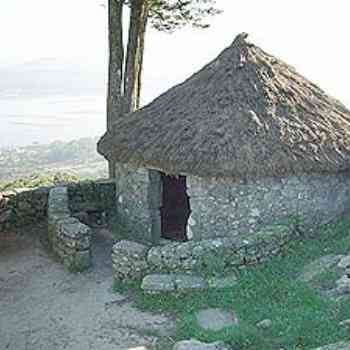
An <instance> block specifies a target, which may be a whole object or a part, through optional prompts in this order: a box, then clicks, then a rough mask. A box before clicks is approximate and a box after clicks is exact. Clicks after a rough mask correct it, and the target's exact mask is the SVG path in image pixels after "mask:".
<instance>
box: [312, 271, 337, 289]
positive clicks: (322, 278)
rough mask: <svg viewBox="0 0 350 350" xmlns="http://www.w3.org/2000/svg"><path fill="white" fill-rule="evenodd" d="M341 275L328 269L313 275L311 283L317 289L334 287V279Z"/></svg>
mask: <svg viewBox="0 0 350 350" xmlns="http://www.w3.org/2000/svg"><path fill="white" fill-rule="evenodd" d="M340 277H341V275H340V273H338V272H337V271H333V270H329V271H324V272H321V273H320V274H318V275H317V276H315V277H314V278H313V279H312V281H311V283H312V285H313V286H315V288H318V289H323V290H327V289H332V288H334V287H335V284H336V281H337V280H338V279H339V278H340Z"/></svg>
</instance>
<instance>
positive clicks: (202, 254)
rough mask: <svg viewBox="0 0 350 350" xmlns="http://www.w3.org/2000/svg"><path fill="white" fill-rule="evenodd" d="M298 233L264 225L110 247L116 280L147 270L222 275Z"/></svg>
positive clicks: (289, 228) (129, 278) (127, 279)
mask: <svg viewBox="0 0 350 350" xmlns="http://www.w3.org/2000/svg"><path fill="white" fill-rule="evenodd" d="M297 235H298V233H297V232H296V230H295V228H294V227H293V226H287V225H275V226H270V227H266V228H264V229H263V230H261V231H258V232H256V233H255V234H252V235H250V236H249V237H248V238H244V239H243V238H240V237H236V238H216V239H209V240H203V241H190V242H185V243H169V244H166V245H164V246H156V247H148V246H145V245H142V244H139V243H135V242H130V241H120V242H118V243H116V244H115V245H114V247H113V254H112V260H113V269H114V277H115V279H116V280H119V281H123V282H130V281H138V280H140V279H141V278H142V277H144V276H146V275H147V274H150V273H163V274H164V273H170V274H173V273H177V274H183V273H185V274H192V275H193V274H195V275H198V276H208V277H210V276H225V275H226V274H229V273H232V271H235V270H238V269H242V268H245V267H247V266H251V265H256V264H259V263H261V262H263V261H265V260H267V259H269V258H270V257H272V256H275V255H277V254H279V253H280V252H281V250H282V249H283V247H284V246H285V245H286V244H287V243H288V242H290V241H291V240H293V239H296V237H297Z"/></svg>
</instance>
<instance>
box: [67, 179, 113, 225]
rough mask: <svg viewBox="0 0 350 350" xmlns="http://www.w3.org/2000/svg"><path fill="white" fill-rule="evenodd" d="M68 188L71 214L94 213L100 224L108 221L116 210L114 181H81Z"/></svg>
mask: <svg viewBox="0 0 350 350" xmlns="http://www.w3.org/2000/svg"><path fill="white" fill-rule="evenodd" d="M67 188H68V206H69V210H70V212H71V213H72V215H76V216H78V217H79V216H80V215H82V214H86V215H87V216H88V215H95V216H96V219H97V220H98V221H99V223H100V224H103V223H106V222H108V221H109V220H110V219H111V217H112V216H113V215H114V214H115V212H116V192H115V188H116V185H115V181H110V180H101V181H82V182H78V183H72V184H69V185H68V186H67Z"/></svg>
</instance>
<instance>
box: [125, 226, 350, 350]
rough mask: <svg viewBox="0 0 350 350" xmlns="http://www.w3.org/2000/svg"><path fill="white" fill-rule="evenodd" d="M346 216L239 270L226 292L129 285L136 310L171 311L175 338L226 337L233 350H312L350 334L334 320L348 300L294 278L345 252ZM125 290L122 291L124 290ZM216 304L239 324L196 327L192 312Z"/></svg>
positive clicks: (346, 311)
mask: <svg viewBox="0 0 350 350" xmlns="http://www.w3.org/2000/svg"><path fill="white" fill-rule="evenodd" d="M349 230H350V220H341V221H339V222H337V223H335V224H332V225H328V226H326V227H324V228H322V229H320V231H319V232H318V235H317V237H314V238H313V239H306V240H304V241H299V242H294V243H292V244H291V245H289V246H288V248H287V249H286V250H285V251H284V254H283V255H282V256H278V257H274V258H272V259H271V260H270V261H269V262H268V263H265V264H264V265H262V266H258V267H256V268H252V269H246V270H243V271H242V272H241V273H240V278H239V281H238V284H237V285H236V286H234V287H232V288H229V289H225V290H208V291H205V292H200V293H193V294H189V295H181V296H174V295H160V296H144V295H143V294H142V293H141V291H140V290H139V289H137V288H134V289H133V291H134V293H135V304H136V306H137V307H138V308H140V309H142V310H147V311H153V312H165V313H171V314H175V315H176V316H177V318H178V322H177V334H176V339H177V340H181V339H189V338H196V339H199V340H202V341H206V342H213V341H217V340H221V341H225V342H226V343H227V344H228V345H230V346H231V347H232V348H233V349H240V350H257V349H259V350H260V349H274V348H280V347H283V348H285V349H312V348H315V347H318V346H322V345H326V344H330V343H334V342H337V341H341V340H350V334H349V332H347V331H346V330H345V329H343V328H342V327H339V325H338V324H339V322H340V321H342V320H344V319H348V318H350V305H349V304H350V303H349V302H346V301H343V302H335V301H332V300H330V299H327V298H326V297H324V296H322V295H320V294H319V293H318V292H317V290H316V289H314V288H312V287H311V286H309V285H307V284H305V283H303V282H301V281H300V280H298V279H297V277H298V276H299V274H300V273H301V271H302V269H303V267H304V266H305V265H306V264H308V263H310V262H312V261H313V260H315V259H317V258H319V257H321V256H324V255H327V254H347V253H348V252H349V250H350V240H349V238H348V233H349ZM334 278H335V276H334V275H333V274H331V273H325V274H321V275H320V276H318V279H317V281H316V282H317V283H318V284H320V285H322V286H328V285H329V283H331V282H334ZM124 291H125V290H124ZM208 307H219V308H223V309H227V310H234V312H235V313H236V314H237V316H238V318H239V320H240V324H239V326H237V327H234V328H227V329H225V330H223V331H221V332H207V331H203V330H202V329H200V328H199V327H198V325H197V323H196V320H195V312H196V311H197V310H199V309H202V308H208ZM266 318H268V319H271V320H272V322H273V326H272V327H271V328H270V329H266V330H262V329H259V328H257V327H256V323H257V322H259V321H261V320H263V319H266Z"/></svg>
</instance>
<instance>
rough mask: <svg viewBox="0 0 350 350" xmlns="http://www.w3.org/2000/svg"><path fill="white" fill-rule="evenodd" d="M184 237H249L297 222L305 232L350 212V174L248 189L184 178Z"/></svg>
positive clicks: (242, 185) (270, 182) (245, 185)
mask: <svg viewBox="0 0 350 350" xmlns="http://www.w3.org/2000/svg"><path fill="white" fill-rule="evenodd" d="M187 187H188V189H187V192H188V195H189V196H190V202H191V210H192V213H191V217H190V219H189V228H188V233H189V235H190V236H191V237H192V238H193V239H194V240H201V239H208V238H214V237H220V236H228V237H230V236H235V235H239V234H240V233H250V232H253V231H255V230H257V229H260V228H261V227H263V226H265V225H271V224H276V223H277V224H278V223H286V222H288V221H298V222H299V223H300V224H301V225H303V226H304V227H305V229H309V228H313V227H317V225H320V224H324V223H327V222H330V221H332V220H333V219H335V218H336V217H338V216H339V215H341V214H343V213H344V212H347V211H349V210H350V174H348V173H340V174H332V175H304V176H298V177H297V176H292V177H289V178H285V179H272V178H271V179H264V180H260V181H256V182H251V183H244V182H238V183H230V182H222V181H221V182H214V181H211V182H208V181H204V180H203V179H200V178H196V177H188V178H187Z"/></svg>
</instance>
